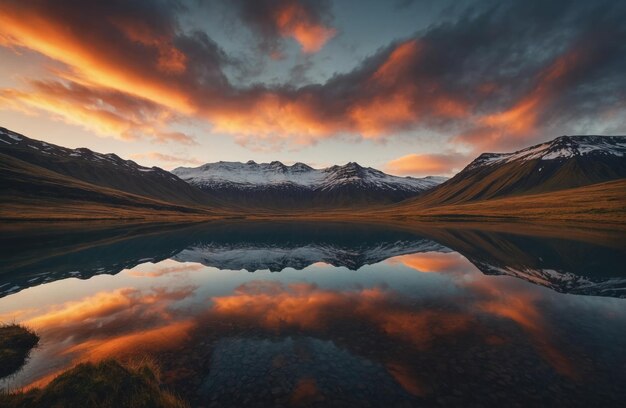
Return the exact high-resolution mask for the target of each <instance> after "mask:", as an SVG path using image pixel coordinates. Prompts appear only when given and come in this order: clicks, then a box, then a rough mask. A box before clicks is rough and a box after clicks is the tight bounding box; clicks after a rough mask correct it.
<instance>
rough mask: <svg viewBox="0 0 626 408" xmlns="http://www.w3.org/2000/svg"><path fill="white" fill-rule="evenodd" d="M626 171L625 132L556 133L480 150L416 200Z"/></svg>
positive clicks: (490, 193) (466, 197)
mask: <svg viewBox="0 0 626 408" xmlns="http://www.w3.org/2000/svg"><path fill="white" fill-rule="evenodd" d="M625 177H626V136H561V137H557V138H556V139H553V140H551V141H549V142H546V143H541V144H538V145H535V146H531V147H528V148H526V149H522V150H519V151H516V152H512V153H483V154H481V155H480V156H479V157H477V158H476V159H475V160H474V161H472V162H471V163H470V164H469V165H468V166H467V167H465V168H464V169H463V170H462V171H460V172H459V173H458V174H456V175H455V176H454V177H452V178H451V179H450V180H448V181H446V182H445V183H442V184H441V185H439V186H437V187H436V188H434V189H432V190H430V191H428V192H427V193H426V194H424V195H423V196H421V197H418V198H417V199H416V200H417V201H421V202H423V203H427V204H428V205H430V206H436V205H444V204H459V203H464V202H469V201H477V200H487V199H492V198H499V197H506V196H513V195H525V194H536V193H547V192H551V191H557V190H563V189H567V188H574V187H581V186H586V185H590V184H595V183H602V182H605V181H611V180H616V179H621V178H625Z"/></svg>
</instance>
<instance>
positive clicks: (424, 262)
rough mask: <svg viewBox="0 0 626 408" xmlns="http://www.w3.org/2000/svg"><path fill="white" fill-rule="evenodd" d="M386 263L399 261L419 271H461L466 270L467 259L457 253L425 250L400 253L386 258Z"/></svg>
mask: <svg viewBox="0 0 626 408" xmlns="http://www.w3.org/2000/svg"><path fill="white" fill-rule="evenodd" d="M387 262H388V263H391V264H397V263H400V264H402V265H404V266H407V267H409V268H412V269H415V270H416V271H419V272H454V271H456V272H462V271H465V270H467V266H468V265H469V261H467V260H466V259H465V258H463V257H462V256H461V255H459V254H458V253H454V252H450V253H443V252H425V253H421V254H410V255H401V256H396V257H394V258H391V259H388V260H387Z"/></svg>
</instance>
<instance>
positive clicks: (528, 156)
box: [466, 136, 626, 170]
mask: <svg viewBox="0 0 626 408" xmlns="http://www.w3.org/2000/svg"><path fill="white" fill-rule="evenodd" d="M611 156H613V157H624V156H626V136H561V137H557V138H556V139H553V140H551V141H549V142H545V143H541V144H538V145H535V146H531V147H528V148H526V149H522V150H518V151H516V152H513V153H483V154H481V155H480V156H479V157H478V158H476V159H475V160H474V161H473V162H472V163H470V165H469V166H468V167H467V168H466V170H471V169H473V168H477V167H481V166H492V165H496V164H502V163H511V162H514V161H529V160H544V161H545V160H557V161H564V160H568V159H571V158H575V157H611Z"/></svg>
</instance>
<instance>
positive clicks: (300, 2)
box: [232, 0, 335, 59]
mask: <svg viewBox="0 0 626 408" xmlns="http://www.w3.org/2000/svg"><path fill="white" fill-rule="evenodd" d="M232 4H233V5H234V6H235V7H236V8H237V12H238V14H239V16H240V18H241V19H242V21H243V22H244V24H246V25H248V26H249V27H250V28H252V29H253V30H255V31H256V32H257V33H258V34H260V45H261V47H262V48H263V49H264V50H265V51H267V52H269V53H270V55H271V56H272V57H273V58H276V59H279V58H281V57H282V53H281V40H282V39H283V38H285V37H291V38H293V39H294V40H296V41H297V42H298V43H299V44H300V46H301V48H302V50H303V51H304V52H309V53H310V52H316V51H319V49H320V48H321V47H322V46H324V44H325V43H326V41H328V40H329V39H330V38H332V37H333V36H334V35H335V30H334V29H333V28H332V27H331V22H332V15H331V13H330V8H331V7H330V6H331V4H330V1H328V0H233V1H232Z"/></svg>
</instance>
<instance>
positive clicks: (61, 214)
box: [0, 154, 225, 220]
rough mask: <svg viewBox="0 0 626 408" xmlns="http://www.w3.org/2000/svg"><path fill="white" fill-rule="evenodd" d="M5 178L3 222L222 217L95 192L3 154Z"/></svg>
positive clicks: (0, 189) (0, 164) (0, 191)
mask: <svg viewBox="0 0 626 408" xmlns="http://www.w3.org/2000/svg"><path fill="white" fill-rule="evenodd" d="M0 172H2V179H1V180H0V204H1V205H0V219H4V220H38V219H41V220H71V219H74V220H78V219H154V220H157V219H158V220H178V219H193V218H203V219H209V218H211V217H214V216H215V215H216V212H215V211H212V210H210V209H207V208H200V207H191V206H182V205H176V204H171V203H167V202H164V201H159V200H154V199H150V198H146V197H142V196H138V195H135V194H130V193H126V192H122V191H119V190H115V189H111V188H106V187H100V186H94V185H93V184H89V183H86V182H83V181H80V180H77V179H74V178H71V177H68V176H64V175H61V174H59V173H55V172H53V171H50V170H47V169H44V168H42V167H39V166H36V165H33V164H30V163H27V162H24V161H22V160H19V159H16V158H14V157H11V156H7V155H3V154H0ZM224 213H225V211H222V212H221V214H220V215H225V214H224Z"/></svg>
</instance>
